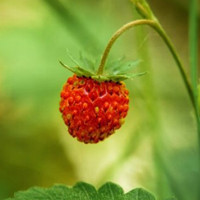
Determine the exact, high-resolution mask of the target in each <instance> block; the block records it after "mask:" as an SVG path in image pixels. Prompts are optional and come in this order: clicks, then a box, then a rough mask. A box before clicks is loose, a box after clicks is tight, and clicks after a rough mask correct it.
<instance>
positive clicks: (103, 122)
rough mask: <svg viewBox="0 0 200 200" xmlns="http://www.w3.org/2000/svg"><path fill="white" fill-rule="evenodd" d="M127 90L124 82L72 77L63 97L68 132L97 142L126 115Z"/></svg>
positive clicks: (116, 127) (118, 124) (90, 141)
mask: <svg viewBox="0 0 200 200" xmlns="http://www.w3.org/2000/svg"><path fill="white" fill-rule="evenodd" d="M128 93H129V92H128V90H127V89H126V87H125V85H124V83H123V82H114V81H103V82H98V81H96V80H94V79H92V78H87V77H78V76H77V75H73V76H72V77H70V78H69V79H68V80H67V82H66V84H65V85H64V87H63V90H62V92H61V101H60V112H61V113H62V117H63V119H64V122H65V124H66V125H67V126H68V130H69V133H70V134H71V135H72V136H73V137H77V139H78V140H79V141H81V142H84V143H97V142H99V141H102V140H104V139H105V138H107V137H108V136H110V135H111V134H113V133H114V131H115V130H116V129H119V128H120V127H121V125H122V123H123V122H124V118H125V117H126V115H127V112H128V109H129V106H128V103H129V97H128Z"/></svg>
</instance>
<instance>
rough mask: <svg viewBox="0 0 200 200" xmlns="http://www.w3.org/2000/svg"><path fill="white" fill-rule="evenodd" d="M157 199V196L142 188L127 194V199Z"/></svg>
mask: <svg viewBox="0 0 200 200" xmlns="http://www.w3.org/2000/svg"><path fill="white" fill-rule="evenodd" d="M129 199H131V200H155V197H154V196H153V195H152V194H151V193H149V192H147V191H145V190H144V189H142V188H138V189H134V190H132V191H130V192H128V193H127V194H126V195H125V200H129Z"/></svg>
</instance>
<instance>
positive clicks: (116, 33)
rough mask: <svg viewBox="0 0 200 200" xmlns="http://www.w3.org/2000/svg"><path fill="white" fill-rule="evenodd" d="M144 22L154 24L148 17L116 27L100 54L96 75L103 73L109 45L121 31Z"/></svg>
mask: <svg viewBox="0 0 200 200" xmlns="http://www.w3.org/2000/svg"><path fill="white" fill-rule="evenodd" d="M145 24H147V25H150V26H153V25H154V24H155V22H154V21H153V20H148V19H140V20H135V21H132V22H129V23H127V24H125V25H124V26H122V27H121V28H120V29H118V30H117V31H116V32H115V33H114V34H113V36H112V37H111V39H110V41H109V42H108V44H107V46H106V48H105V50H104V53H103V56H102V59H101V63H100V65H99V69H98V71H97V74H98V75H101V74H103V69H104V66H105V64H106V59H107V57H108V54H109V52H110V49H111V47H112V46H113V44H114V42H115V41H116V40H117V38H119V36H120V35H121V34H122V33H124V32H125V31H127V30H128V29H130V28H132V27H135V26H138V25H145Z"/></svg>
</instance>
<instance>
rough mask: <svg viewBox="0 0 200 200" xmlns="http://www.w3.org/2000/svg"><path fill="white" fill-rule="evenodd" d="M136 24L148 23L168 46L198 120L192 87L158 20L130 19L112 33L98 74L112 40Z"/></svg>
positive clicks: (99, 69) (99, 71)
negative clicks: (130, 20)
mask: <svg viewBox="0 0 200 200" xmlns="http://www.w3.org/2000/svg"><path fill="white" fill-rule="evenodd" d="M138 25H149V26H151V27H152V28H153V29H154V30H155V31H156V32H157V33H158V34H159V35H160V36H161V38H162V39H163V40H164V42H165V44H166V45H167V47H168V48H169V50H170V52H171V53H172V56H173V58H174V60H175V61H176V64H177V66H178V68H179V71H180V73H181V77H182V79H183V81H184V84H185V86H186V88H187V92H188V94H189V96H190V100H191V102H192V105H193V107H194V110H195V115H196V118H197V121H198V122H199V118H198V110H197V108H196V105H195V98H194V94H193V91H192V88H191V86H190V83H189V80H188V78H187V75H186V73H185V70H184V68H183V65H182V63H181V61H180V59H179V57H178V55H177V53H176V50H175V48H174V46H173V44H172V43H171V41H170V40H169V38H168V36H167V34H166V33H165V31H164V29H163V28H162V27H161V25H160V24H159V22H158V21H157V20H150V19H140V20H135V21H132V22H129V23H127V24H125V25H124V26H122V27H121V28H120V29H118V30H117V31H116V32H115V33H114V34H113V36H112V37H111V39H110V41H109V42H108V44H107V46H106V48H105V50H104V53H103V56H102V59H101V62H100V65H99V68H98V71H97V74H98V75H101V74H103V70H104V66H105V63H106V60H107V57H108V55H109V52H110V50H111V47H112V46H113V44H114V42H115V41H116V40H117V39H118V38H119V36H120V35H122V33H124V32H126V31H127V30H129V29H130V28H133V27H135V26H138Z"/></svg>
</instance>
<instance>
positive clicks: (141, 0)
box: [131, 0, 156, 20]
mask: <svg viewBox="0 0 200 200" xmlns="http://www.w3.org/2000/svg"><path fill="white" fill-rule="evenodd" d="M131 2H132V3H133V4H134V5H135V7H136V10H137V11H138V13H139V14H140V15H142V17H144V18H146V19H153V20H156V17H155V16H154V14H153V12H152V10H151V8H150V6H149V4H148V3H147V2H146V0H131Z"/></svg>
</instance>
